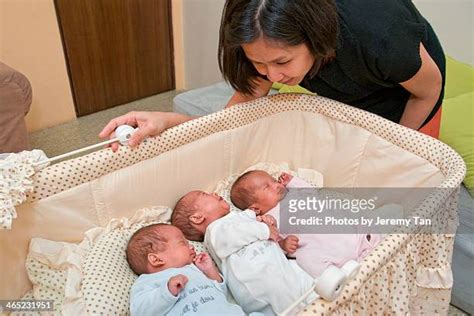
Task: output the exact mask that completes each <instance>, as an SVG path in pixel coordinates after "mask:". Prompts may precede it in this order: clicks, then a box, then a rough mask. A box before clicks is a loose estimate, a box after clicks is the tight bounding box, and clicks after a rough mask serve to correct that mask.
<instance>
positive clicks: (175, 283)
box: [168, 274, 188, 296]
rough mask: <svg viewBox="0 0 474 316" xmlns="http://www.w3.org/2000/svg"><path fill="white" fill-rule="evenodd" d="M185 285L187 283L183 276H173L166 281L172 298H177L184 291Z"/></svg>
mask: <svg viewBox="0 0 474 316" xmlns="http://www.w3.org/2000/svg"><path fill="white" fill-rule="evenodd" d="M186 283H188V278H187V277H186V276H185V275H182V274H178V275H175V276H173V277H171V278H170V279H169V280H168V290H170V293H171V294H173V296H178V294H179V293H180V292H181V291H182V290H184V287H185V286H186Z"/></svg>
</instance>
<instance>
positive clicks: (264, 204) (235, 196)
mask: <svg viewBox="0 0 474 316" xmlns="http://www.w3.org/2000/svg"><path fill="white" fill-rule="evenodd" d="M286 192H287V190H286V188H285V186H284V185H283V184H282V183H280V182H278V181H277V180H275V179H274V178H273V177H272V176H271V175H269V174H268V173H267V172H265V171H262V170H253V171H248V172H246V173H244V174H243V175H241V176H240V177H239V178H238V179H237V180H236V181H235V182H234V184H233V185H232V188H231V189H230V199H231V201H232V203H234V205H235V206H237V207H238V208H240V209H241V210H245V209H251V210H253V211H255V213H257V215H263V214H265V213H266V212H268V211H269V210H271V209H272V208H274V207H275V206H276V205H277V204H278V203H279V202H280V201H281V200H283V198H284V197H285V195H286Z"/></svg>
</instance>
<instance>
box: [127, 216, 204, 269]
mask: <svg viewBox="0 0 474 316" xmlns="http://www.w3.org/2000/svg"><path fill="white" fill-rule="evenodd" d="M126 253H127V261H128V264H129V265H130V268H132V270H133V272H135V273H136V274H138V275H140V274H143V273H154V272H159V271H163V270H166V269H169V268H181V267H184V266H186V265H188V264H191V263H192V262H193V259H194V257H195V256H196V252H195V251H194V247H193V246H191V245H190V244H189V243H188V241H187V240H186V238H185V237H184V235H183V233H182V232H181V231H180V230H179V229H178V228H177V227H175V226H173V225H169V224H154V225H150V226H145V227H142V228H140V229H139V230H137V231H136V232H135V233H134V234H133V235H132V237H131V238H130V240H129V241H128V245H127V250H126Z"/></svg>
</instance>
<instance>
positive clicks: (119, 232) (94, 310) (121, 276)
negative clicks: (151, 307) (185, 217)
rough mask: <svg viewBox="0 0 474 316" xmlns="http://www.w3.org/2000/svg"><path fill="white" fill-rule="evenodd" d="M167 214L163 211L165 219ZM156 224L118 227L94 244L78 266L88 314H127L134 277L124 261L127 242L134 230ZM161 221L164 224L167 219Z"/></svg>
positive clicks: (197, 245) (199, 249)
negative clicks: (81, 265)
mask: <svg viewBox="0 0 474 316" xmlns="http://www.w3.org/2000/svg"><path fill="white" fill-rule="evenodd" d="M170 212H171V211H170V210H169V211H167V214H168V215H167V218H168V219H169V214H170ZM162 219H163V218H162ZM158 222H163V221H162V220H158V221H157V220H156V219H155V220H153V219H152V218H148V219H147V220H144V221H140V222H138V223H135V224H133V225H130V226H127V225H125V226H119V227H116V228H114V229H112V230H110V231H109V232H107V233H106V234H104V235H103V236H101V237H100V238H99V239H98V240H96V241H95V243H94V244H93V245H92V247H91V248H90V249H89V251H88V252H87V253H86V255H85V259H84V262H83V267H82V271H83V280H82V284H81V290H82V293H83V298H84V303H85V308H86V313H87V314H88V315H98V314H101V315H126V314H128V313H129V301H130V297H129V292H130V288H131V286H132V284H133V283H134V282H135V280H136V278H137V276H136V275H135V274H134V273H133V271H132V270H131V269H130V267H129V265H128V263H127V260H126V255H125V250H126V247H127V243H128V240H129V239H130V237H131V235H132V234H133V233H134V232H135V231H136V230H138V229H140V228H141V227H144V226H148V225H151V224H154V223H158ZM164 222H167V223H168V220H166V221H164ZM191 243H192V244H193V245H194V247H195V248H196V251H197V252H202V251H205V247H204V245H203V244H202V243H199V242H191Z"/></svg>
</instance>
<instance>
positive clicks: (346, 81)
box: [100, 0, 445, 149]
mask: <svg viewBox="0 0 474 316" xmlns="http://www.w3.org/2000/svg"><path fill="white" fill-rule="evenodd" d="M219 67H220V69H221V72H222V74H223V76H224V78H225V79H226V80H227V81H228V82H229V83H230V84H231V85H232V87H233V88H234V89H235V90H236V92H235V94H234V95H233V97H232V98H231V100H230V101H229V103H228V104H227V106H232V105H235V104H237V103H241V102H245V101H250V100H252V99H255V98H258V97H262V96H264V95H267V94H268V92H269V90H270V88H271V85H272V83H273V82H280V83H284V84H287V85H297V84H299V85H301V86H303V87H304V88H306V89H308V90H310V91H312V92H315V93H317V94H319V95H321V96H325V97H328V98H331V99H335V100H338V101H341V102H344V103H346V104H349V105H352V106H355V107H358V108H361V109H364V110H367V111H370V112H372V113H375V114H378V115H380V116H382V117H385V118H387V119H389V120H392V121H394V122H397V123H399V124H401V125H404V126H406V127H409V128H412V129H415V130H420V131H422V132H425V133H427V134H430V135H432V136H433V137H437V136H438V135H437V133H438V130H439V121H440V115H441V109H440V107H441V103H442V100H443V94H444V78H445V59H444V53H443V50H442V48H441V45H440V43H439V41H438V39H437V37H436V35H435V33H434V31H433V29H432V28H431V26H430V24H429V23H428V22H427V21H426V20H425V19H424V18H423V17H422V16H421V15H420V13H419V12H418V11H417V9H416V8H415V7H414V5H413V4H412V2H411V1H410V0H360V1H351V0H335V1H334V0H293V1H287V0H250V1H249V0H232V1H230V0H228V1H227V2H226V5H225V7H224V12H223V16H222V22H221V28H220V38H219ZM189 119H191V117H187V116H183V115H180V114H175V113H169V114H165V113H154V114H151V113H146V112H139V113H129V114H127V115H125V116H122V117H120V118H117V119H115V120H112V121H111V122H110V123H109V124H108V125H107V126H106V127H105V128H104V130H103V131H102V132H101V134H100V136H102V137H106V136H108V135H110V134H111V132H112V131H113V129H114V128H115V127H116V126H117V125H120V124H125V123H129V124H132V125H136V126H139V127H140V129H141V131H140V133H139V134H137V135H136V136H135V137H134V138H133V139H132V141H131V144H133V145H135V144H137V143H138V142H139V141H141V140H142V139H143V137H145V136H153V135H157V134H159V133H161V132H162V131H163V130H164V129H165V128H167V127H170V126H174V125H176V124H180V123H182V122H185V121H187V120H189ZM420 128H421V129H420ZM114 149H115V148H114Z"/></svg>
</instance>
